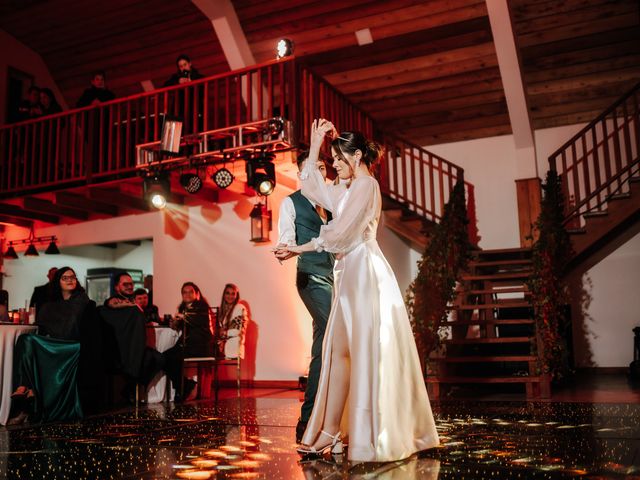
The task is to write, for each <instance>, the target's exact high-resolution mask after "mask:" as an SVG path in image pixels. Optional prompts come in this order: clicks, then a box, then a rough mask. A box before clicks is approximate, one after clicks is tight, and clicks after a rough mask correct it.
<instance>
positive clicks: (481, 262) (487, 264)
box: [469, 258, 531, 268]
mask: <svg viewBox="0 0 640 480" xmlns="http://www.w3.org/2000/svg"><path fill="white" fill-rule="evenodd" d="M522 264H527V265H531V259H530V258H523V259H521V260H518V259H516V260H492V261H484V260H472V261H470V262H469V266H471V267H477V268H482V267H495V266H502V265H522Z"/></svg>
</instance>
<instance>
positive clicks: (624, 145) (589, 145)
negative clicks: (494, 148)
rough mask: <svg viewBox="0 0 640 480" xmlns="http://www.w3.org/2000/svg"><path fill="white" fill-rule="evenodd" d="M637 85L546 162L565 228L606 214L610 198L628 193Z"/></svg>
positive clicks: (637, 139)
mask: <svg viewBox="0 0 640 480" xmlns="http://www.w3.org/2000/svg"><path fill="white" fill-rule="evenodd" d="M639 95H640V83H639V84H637V85H636V86H635V87H634V88H633V89H631V90H630V91H629V92H628V93H627V94H626V95H624V96H623V97H622V98H620V99H619V100H618V101H616V102H615V103H614V104H613V105H611V106H610V107H609V108H607V109H606V110H605V111H604V112H603V113H602V114H600V115H599V116H598V117H597V118H596V119H595V120H593V121H592V122H591V123H589V125H587V126H586V127H584V128H583V129H582V130H580V131H579V132H578V133H577V134H576V135H574V136H573V138H571V139H570V140H569V141H568V142H567V143H565V144H564V145H563V146H562V147H560V148H559V149H558V150H557V151H556V152H554V153H553V155H551V156H550V157H549V167H550V168H551V169H552V170H555V171H556V172H557V173H558V174H559V175H561V178H562V183H563V189H564V192H565V204H566V209H565V224H570V225H572V226H574V227H577V226H579V225H580V224H581V223H582V222H583V221H584V220H583V218H582V215H584V214H585V213H590V212H597V211H603V210H605V209H606V204H607V200H608V199H609V198H610V197H611V196H612V195H617V194H622V193H626V192H627V191H628V190H629V178H630V177H631V176H633V175H638V166H639V159H640V97H639Z"/></svg>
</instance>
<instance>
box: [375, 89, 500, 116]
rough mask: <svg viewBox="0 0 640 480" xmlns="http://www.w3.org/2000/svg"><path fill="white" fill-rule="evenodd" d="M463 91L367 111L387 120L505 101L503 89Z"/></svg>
mask: <svg viewBox="0 0 640 480" xmlns="http://www.w3.org/2000/svg"><path fill="white" fill-rule="evenodd" d="M463 93H464V95H461V92H460V91H459V90H458V95H457V96H452V97H451V98H448V99H445V100H440V101H434V100H431V99H429V98H424V97H422V99H423V101H422V102H419V101H417V99H416V102H415V103H414V102H413V101H412V104H411V105H401V104H396V105H388V107H386V108H381V109H368V110H367V113H369V114H370V115H372V116H373V117H374V118H376V120H381V121H386V120H395V119H399V118H409V117H416V116H417V117H420V116H422V115H427V114H429V113H432V112H441V111H455V110H458V109H464V108H468V107H472V106H474V105H486V104H494V103H496V102H498V103H501V102H504V101H505V97H504V91H503V90H502V89H498V90H493V91H483V92H482V93H477V94H475V95H466V94H467V93H469V92H468V91H466V90H465V91H464V92H463ZM412 100H413V99H412Z"/></svg>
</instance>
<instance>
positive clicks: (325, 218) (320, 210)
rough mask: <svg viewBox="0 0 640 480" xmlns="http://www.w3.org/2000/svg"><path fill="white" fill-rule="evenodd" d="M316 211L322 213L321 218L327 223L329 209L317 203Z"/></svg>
mask: <svg viewBox="0 0 640 480" xmlns="http://www.w3.org/2000/svg"><path fill="white" fill-rule="evenodd" d="M316 212H318V215H320V218H321V219H322V221H323V222H324V223H327V211H326V210H325V209H324V208H322V207H321V206H320V205H316Z"/></svg>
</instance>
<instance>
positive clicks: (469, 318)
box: [427, 248, 550, 398]
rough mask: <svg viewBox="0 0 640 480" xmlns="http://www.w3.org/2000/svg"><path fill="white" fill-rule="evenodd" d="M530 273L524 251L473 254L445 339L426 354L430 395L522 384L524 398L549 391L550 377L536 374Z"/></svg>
mask: <svg viewBox="0 0 640 480" xmlns="http://www.w3.org/2000/svg"><path fill="white" fill-rule="evenodd" d="M530 274H531V250H530V249H521V248H515V249H502V250H484V251H478V252H476V253H475V254H474V257H473V260H472V261H471V262H470V263H469V269H468V272H467V273H466V274H465V275H463V276H462V279H461V282H460V284H459V285H458V288H457V296H456V300H455V302H454V305H453V306H452V310H451V314H450V316H449V321H448V322H446V324H445V325H444V326H445V328H446V330H447V333H448V338H447V339H446V340H443V341H442V347H441V349H440V350H439V352H438V353H435V354H433V355H432V356H431V357H430V361H429V369H428V370H429V374H428V376H427V382H428V386H429V390H430V395H431V397H432V398H438V397H440V396H441V395H442V394H443V393H445V390H447V391H448V390H451V388H452V387H460V386H463V385H475V384H522V385H524V386H525V391H526V395H527V398H535V397H548V396H549V395H550V386H549V385H550V379H549V378H548V376H547V375H539V373H538V365H539V359H538V356H537V353H536V352H537V351H538V340H537V335H536V327H535V322H534V320H533V308H532V305H531V303H530V296H529V294H528V289H527V286H526V282H527V280H528V279H529V276H530Z"/></svg>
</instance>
